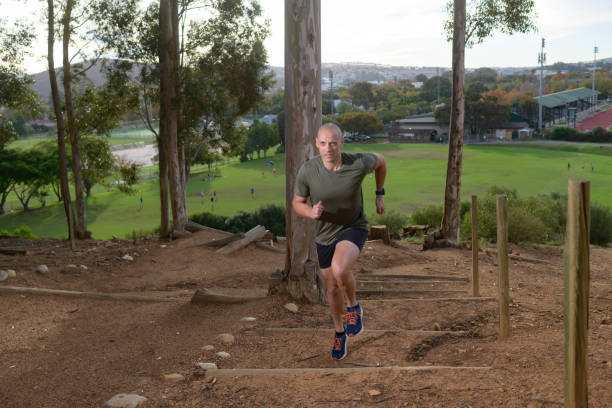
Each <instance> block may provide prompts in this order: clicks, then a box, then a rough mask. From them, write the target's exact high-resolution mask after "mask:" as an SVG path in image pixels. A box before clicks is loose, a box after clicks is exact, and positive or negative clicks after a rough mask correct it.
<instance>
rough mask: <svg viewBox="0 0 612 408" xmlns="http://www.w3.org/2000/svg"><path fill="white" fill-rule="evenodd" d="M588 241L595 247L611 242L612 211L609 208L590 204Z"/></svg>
mask: <svg viewBox="0 0 612 408" xmlns="http://www.w3.org/2000/svg"><path fill="white" fill-rule="evenodd" d="M590 241H591V243H592V244H597V245H607V244H608V243H610V242H612V211H610V208H609V207H604V206H602V205H599V204H591V231H590Z"/></svg>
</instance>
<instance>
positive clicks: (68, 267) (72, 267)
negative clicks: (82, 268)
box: [61, 264, 79, 274]
mask: <svg viewBox="0 0 612 408" xmlns="http://www.w3.org/2000/svg"><path fill="white" fill-rule="evenodd" d="M61 272H62V273H66V274H71V273H78V272H79V269H78V268H77V266H76V265H74V264H68V265H66V266H64V267H63V268H62V270H61Z"/></svg>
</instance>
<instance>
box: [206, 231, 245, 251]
mask: <svg viewBox="0 0 612 408" xmlns="http://www.w3.org/2000/svg"><path fill="white" fill-rule="evenodd" d="M242 238H244V234H243V233H242V232H239V233H237V234H234V235H230V236H229V237H225V238H221V239H213V240H212V241H207V242H204V243H203V244H200V245H197V246H209V247H221V246H225V245H227V244H229V243H230V242H234V241H237V240H239V239H242Z"/></svg>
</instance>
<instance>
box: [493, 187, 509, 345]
mask: <svg viewBox="0 0 612 408" xmlns="http://www.w3.org/2000/svg"><path fill="white" fill-rule="evenodd" d="M496 203H497V255H498V256H497V265H498V266H497V270H498V272H499V273H498V285H497V287H498V293H497V300H498V306H499V338H500V340H505V339H507V338H508V337H510V294H509V288H510V283H509V278H508V222H507V220H508V204H507V200H506V196H505V195H503V194H498V195H497V196H496Z"/></svg>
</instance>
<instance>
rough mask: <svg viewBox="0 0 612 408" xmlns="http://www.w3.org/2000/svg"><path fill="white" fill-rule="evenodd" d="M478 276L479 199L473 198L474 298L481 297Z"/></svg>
mask: <svg viewBox="0 0 612 408" xmlns="http://www.w3.org/2000/svg"><path fill="white" fill-rule="evenodd" d="M479 279H480V277H479V274H478V197H476V196H475V195H473V196H472V296H474V297H478V296H479V295H480V288H479V286H480V281H479Z"/></svg>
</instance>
